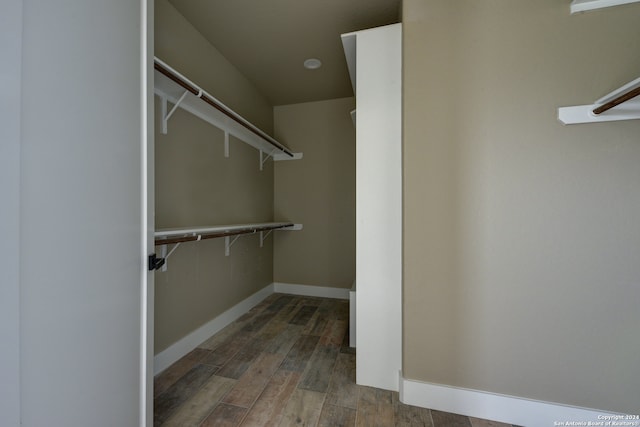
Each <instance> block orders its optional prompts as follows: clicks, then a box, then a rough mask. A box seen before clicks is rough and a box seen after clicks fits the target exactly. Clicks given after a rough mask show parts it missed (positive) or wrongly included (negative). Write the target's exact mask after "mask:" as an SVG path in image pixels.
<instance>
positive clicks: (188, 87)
mask: <svg viewBox="0 0 640 427" xmlns="http://www.w3.org/2000/svg"><path fill="white" fill-rule="evenodd" d="M154 68H155V69H156V70H158V71H159V72H160V73H162V74H164V75H165V76H167V77H168V78H170V79H171V80H173V81H174V82H176V83H177V84H179V85H180V86H182V87H183V88H184V89H186V90H188V91H189V92H191V93H192V94H193V95H195V96H197V97H198V98H200V99H202V100H203V101H204V102H206V103H207V104H209V105H211V106H212V107H213V108H215V109H216V110H218V111H220V112H221V113H223V114H224V115H226V116H227V117H229V118H230V119H233V120H234V121H235V122H237V123H239V124H240V125H242V126H243V127H245V128H246V129H248V130H249V131H251V132H253V133H255V134H256V135H258V136H259V137H261V138H263V139H264V140H265V141H267V142H268V143H269V144H271V145H273V146H274V147H276V148H277V149H278V150H280V151H282V152H283V153H284V154H286V155H287V156H289V157H293V153H292V152H291V151H289V150H288V149H287V148H286V147H284V146H283V145H281V144H280V143H279V142H278V141H276V140H275V139H273V138H272V137H270V136H269V135H267V134H266V133H264V132H263V131H262V130H260V129H259V128H257V127H255V126H254V125H252V124H251V123H248V122H247V121H245V120H244V119H243V118H242V117H240V116H238V115H237V114H236V113H234V112H233V111H231V110H229V109H228V108H227V107H226V106H225V105H224V104H222V103H221V102H220V101H218V100H217V99H215V98H213V97H211V96H209V95H208V94H207V93H206V92H205V91H203V90H201V89H200V88H198V87H194V86H192V85H191V84H190V83H188V82H186V81H184V80H183V79H182V78H181V77H180V76H178V75H176V74H175V73H173V72H172V71H171V70H169V69H168V68H166V67H165V66H164V65H162V64H161V63H159V62H158V59H157V58H156V59H155V61H154Z"/></svg>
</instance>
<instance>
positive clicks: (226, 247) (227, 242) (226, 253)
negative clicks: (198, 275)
mask: <svg viewBox="0 0 640 427" xmlns="http://www.w3.org/2000/svg"><path fill="white" fill-rule="evenodd" d="M239 238H240V234H239V235H237V236H234V237H233V240H231V236H227V237H225V238H224V256H229V254H231V246H233V244H234V243H235V242H236V240H238V239H239Z"/></svg>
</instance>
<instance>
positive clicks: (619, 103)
mask: <svg viewBox="0 0 640 427" xmlns="http://www.w3.org/2000/svg"><path fill="white" fill-rule="evenodd" d="M638 95H640V78H637V79H635V80H634V81H632V82H629V83H627V84H626V85H624V86H622V87H621V88H619V89H616V90H614V91H613V92H611V93H610V94H608V95H605V96H603V97H602V98H600V99H598V100H597V101H596V102H594V103H593V104H591V105H578V106H575V107H562V108H558V120H560V121H561V122H562V123H564V124H565V125H569V124H576V123H597V122H612V121H618V120H634V119H640V98H638Z"/></svg>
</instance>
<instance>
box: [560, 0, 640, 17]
mask: <svg viewBox="0 0 640 427" xmlns="http://www.w3.org/2000/svg"><path fill="white" fill-rule="evenodd" d="M639 1H640V0H573V1H572V2H571V13H572V14H574V13H578V12H586V11H589V10H596V9H602V8H605V7H611V6H620V5H623V4H629V3H637V2H639Z"/></svg>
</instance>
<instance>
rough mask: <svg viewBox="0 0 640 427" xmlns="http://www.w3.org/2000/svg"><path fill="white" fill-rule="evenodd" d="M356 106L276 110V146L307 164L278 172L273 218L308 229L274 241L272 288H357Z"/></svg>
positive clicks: (342, 103)
mask: <svg viewBox="0 0 640 427" xmlns="http://www.w3.org/2000/svg"><path fill="white" fill-rule="evenodd" d="M354 108H355V103H354V99H353V98H342V99H335V100H329V101H320V102H310V103H304V104H294V105H285V106H278V107H275V108H274V120H275V125H274V126H275V134H276V138H278V139H279V140H280V141H282V142H283V143H285V144H289V146H291V147H295V151H301V152H303V153H304V157H303V159H302V160H297V161H286V162H278V163H276V166H275V183H274V187H275V190H274V191H275V218H276V219H277V220H280V219H282V220H292V221H294V222H298V223H303V224H304V229H303V230H302V231H296V232H281V233H277V234H276V236H275V246H274V247H275V253H274V281H275V282H284V283H296V284H304V285H316V286H328V287H337V288H349V287H351V285H352V283H353V280H354V279H355V128H354V126H353V122H352V121H351V116H350V115H349V112H350V111H351V110H353V109H354Z"/></svg>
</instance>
